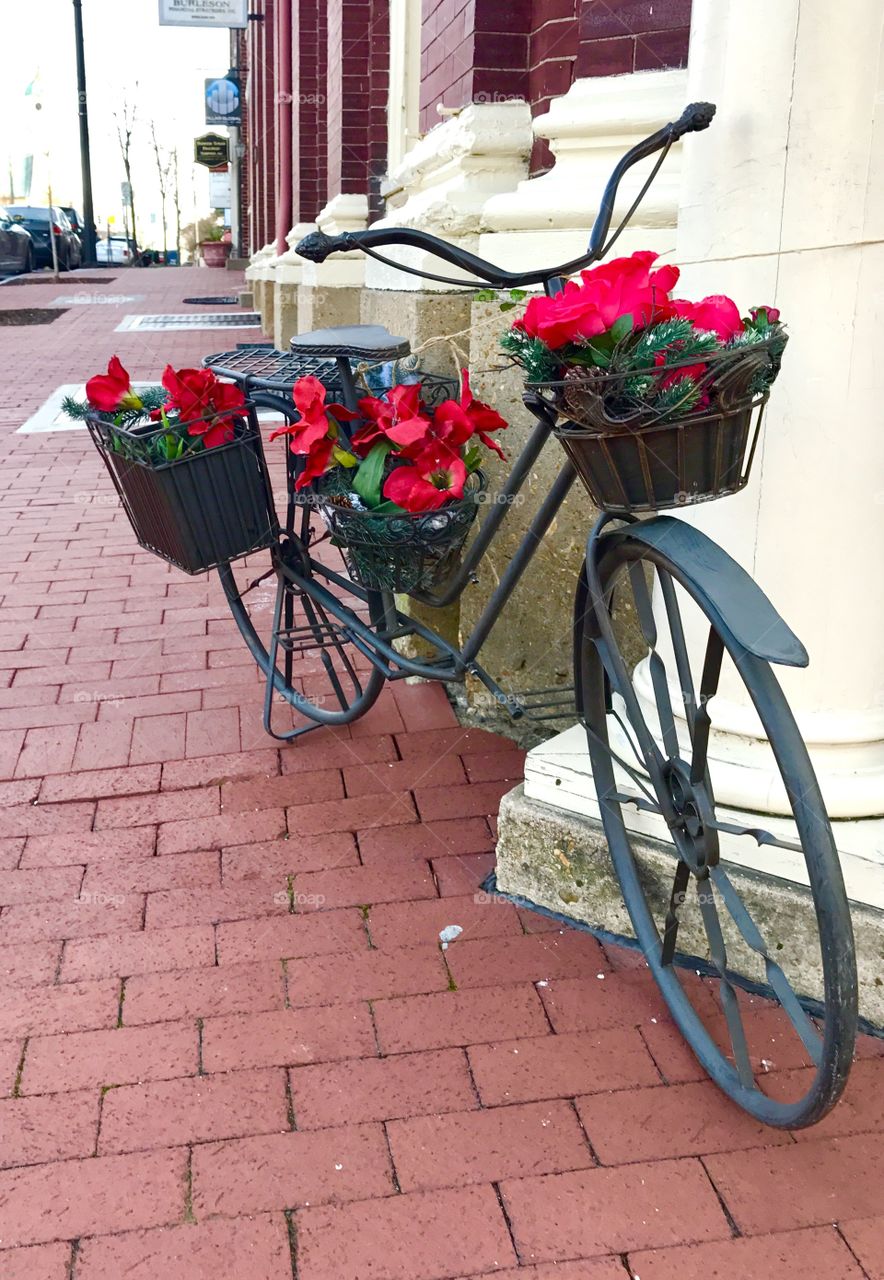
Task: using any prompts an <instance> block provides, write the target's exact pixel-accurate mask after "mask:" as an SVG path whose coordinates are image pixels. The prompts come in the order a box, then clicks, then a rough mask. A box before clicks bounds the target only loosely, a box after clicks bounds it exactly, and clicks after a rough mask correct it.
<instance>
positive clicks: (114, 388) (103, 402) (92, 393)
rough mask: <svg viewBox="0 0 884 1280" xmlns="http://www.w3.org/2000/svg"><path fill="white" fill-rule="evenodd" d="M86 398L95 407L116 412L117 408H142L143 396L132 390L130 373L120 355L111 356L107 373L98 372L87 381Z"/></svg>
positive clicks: (103, 410) (108, 411) (105, 411)
mask: <svg viewBox="0 0 884 1280" xmlns="http://www.w3.org/2000/svg"><path fill="white" fill-rule="evenodd" d="M86 399H87V400H88V401H89V403H90V404H91V406H92V408H93V409H98V410H100V411H101V412H103V413H115V412H116V411H117V409H140V408H141V398H140V397H139V396H137V395H136V394H135V392H134V391H133V390H132V383H131V380H130V378H129V375H128V373H127V372H126V370H125V369H124V368H123V365H122V362H121V360H120V357H119V356H111V358H110V360H109V361H108V365H107V373H97V374H96V375H95V377H94V378H90V379H89V381H88V382H87V383H86Z"/></svg>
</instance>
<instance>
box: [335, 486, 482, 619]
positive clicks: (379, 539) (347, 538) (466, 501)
mask: <svg viewBox="0 0 884 1280" xmlns="http://www.w3.org/2000/svg"><path fill="white" fill-rule="evenodd" d="M486 487H487V481H486V478H485V475H484V473H483V472H481V471H475V472H473V474H472V475H471V476H470V477H469V479H468V481H467V489H466V491H465V492H464V496H463V498H456V499H455V500H454V501H453V502H449V503H446V505H445V506H444V507H440V508H439V509H438V510H436V511H419V512H415V513H411V512H404V513H402V512H396V513H394V514H386V513H378V512H375V511H370V510H364V511H360V510H356V509H355V508H353V507H351V506H350V505H349V499H348V497H347V494H348V492H349V490H350V482H349V480H348V477H347V474H346V472H345V471H343V470H342V469H341V468H335V469H334V470H333V471H330V472H328V473H327V474H326V475H325V476H323V477H322V479H321V480H319V481H316V482H315V496H314V502H315V505H316V507H317V509H318V511H319V513H320V515H321V516H322V519H323V521H324V522H325V524H326V527H327V528H328V529H329V531H330V533H331V535H332V539H331V540H332V543H333V544H334V545H335V546H336V547H340V548H341V552H342V554H343V556H344V561H345V563H346V565H347V570H348V572H349V574H350V577H351V578H353V579H354V581H356V582H358V583H360V584H361V585H362V586H363V587H366V588H368V589H369V590H375V591H399V592H403V593H404V594H406V595H411V594H413V593H420V594H426V593H428V592H429V593H433V592H435V593H438V592H441V591H444V589H445V586H446V584H447V583H448V582H449V581H450V579H451V578H452V577H453V575H454V574H455V573H456V572H457V570H458V568H459V566H460V553H461V551H462V549H463V545H464V543H465V542H466V540H467V535H468V534H469V532H470V529H471V527H472V524H473V521H474V520H475V518H476V515H477V514H478V511H479V507H480V505H481V503H482V500H483V498H484V495H485V490H486Z"/></svg>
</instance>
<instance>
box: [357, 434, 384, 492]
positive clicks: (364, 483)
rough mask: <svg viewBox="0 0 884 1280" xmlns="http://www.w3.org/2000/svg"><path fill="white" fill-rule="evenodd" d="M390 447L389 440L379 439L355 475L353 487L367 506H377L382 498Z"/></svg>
mask: <svg viewBox="0 0 884 1280" xmlns="http://www.w3.org/2000/svg"><path fill="white" fill-rule="evenodd" d="M390 447H391V446H390V442H389V440H379V441H378V442H377V444H376V445H373V446H372V448H371V449H370V451H369V453H368V455H367V456H366V457H365V458H363V460H362V464H361V466H360V467H359V469H358V470H357V472H356V475H355V476H354V477H353V489H354V491H355V492H356V493H358V494H359V496H360V498H361V499H362V501H363V502H364V503H365V505H366V506H367V507H376V506H377V505H378V503H379V502H380V500H381V481H382V479H383V475H384V464H385V463H386V461H387V454H388V453H389V452H390Z"/></svg>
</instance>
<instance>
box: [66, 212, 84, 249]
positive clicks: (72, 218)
mask: <svg viewBox="0 0 884 1280" xmlns="http://www.w3.org/2000/svg"><path fill="white" fill-rule="evenodd" d="M61 211H62V213H63V214H66V215H67V220H68V222H69V223H70V224H71V230H72V231H73V233H74V235H76V236H78V237H79V239H80V243H81V244H82V242H83V219H82V218H81V217H80V215H79V214H78V213H77V211H76V209H71V208H69V207H68V205H66V204H63V205H62V206H61Z"/></svg>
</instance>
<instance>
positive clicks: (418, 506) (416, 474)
mask: <svg viewBox="0 0 884 1280" xmlns="http://www.w3.org/2000/svg"><path fill="white" fill-rule="evenodd" d="M326 394H327V391H326V388H325V387H324V386H323V384H322V383H321V382H320V381H319V379H318V378H315V377H313V376H312V375H310V376H307V377H303V378H299V379H298V381H297V382H296V383H295V385H294V388H293V390H292V397H293V399H294V402H295V407H296V408H297V409H298V412H299V413H300V415H301V416H300V418H299V420H298V421H297V422H295V423H291V424H288V425H286V426H284V427H280V428H279V430H277V431H274V432H273V433H272V435H271V437H270V438H271V440H273V439H275V438H276V437H277V436H287V437H288V439H289V448H290V449H291V451H292V453H294V454H296V455H299V456H300V457H302V458H303V459H304V462H303V466H302V467H301V469H300V472H299V475H298V477H297V480H296V481H295V488H296V489H298V490H301V489H304V488H306V487H307V486H308V485H311V484H313V485H314V486H315V487H316V489H317V490H318V491H319V492H324V493H330V492H331V493H333V494H334V495H335V497H336V499H337V501H338V504H339V505H344V506H349V507H351V508H352V509H353V510H356V511H359V510H363V511H366V510H367V511H371V512H374V513H375V514H377V515H379V516H383V515H394V516H395V515H399V516H401V515H404V514H406V513H410V514H417V513H420V512H426V511H437V510H439V509H440V508H441V507H444V506H445V505H446V504H448V503H451V502H454V501H457V500H459V499H463V498H464V493H465V486H466V485H467V481H468V478H469V477H470V476H471V475H473V474H475V473H476V472H477V471H478V469H479V464H480V462H481V459H482V450H481V449H480V447H479V443H477V442H481V444H482V445H484V446H485V447H486V448H488V449H491V450H493V451H494V452H495V453H497V454H499V456H500V457H503V450H502V449H501V448H500V445H499V444H498V443H497V442H496V441H495V440H494V439H492V437H491V435H490V432H492V431H498V430H501V429H502V428H504V427H506V425H507V424H506V422H505V421H504V420H503V418H502V417H501V416H500V414H499V413H497V412H496V411H495V410H494V409H492V408H490V407H489V406H488V405H487V404H483V403H482V401H481V400H477V399H476V398H475V397H474V396H473V393H472V391H471V389H470V383H469V377H468V375H467V372H466V370H464V371H463V373H462V389H461V393H460V397H459V399H458V400H452V399H448V400H444V401H443V402H442V403H441V404H440V405H438V406H437V407H436V408H435V409H434V410H432V411H430V410H429V409H428V408H427V406H426V404H425V403H424V401H423V399H422V398H421V385H420V383H410V384H400V385H398V386H394V387H391V388H390V389H389V390H388V391H386V392H385V393H384V394H383V395H382V396H380V397H377V396H365V397H364V398H363V399H361V400H360V401H359V412H358V413H355V412H352V411H350V410H349V409H346V408H344V406H343V405H340V404H334V403H332V404H326Z"/></svg>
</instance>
